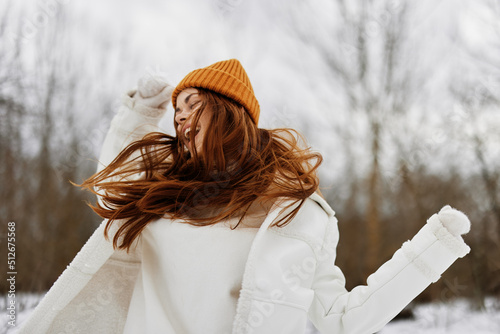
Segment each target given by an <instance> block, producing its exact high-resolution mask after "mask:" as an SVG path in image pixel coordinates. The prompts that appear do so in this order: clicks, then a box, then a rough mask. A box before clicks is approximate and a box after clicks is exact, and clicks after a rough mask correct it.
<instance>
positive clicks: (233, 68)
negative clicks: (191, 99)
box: [172, 59, 260, 124]
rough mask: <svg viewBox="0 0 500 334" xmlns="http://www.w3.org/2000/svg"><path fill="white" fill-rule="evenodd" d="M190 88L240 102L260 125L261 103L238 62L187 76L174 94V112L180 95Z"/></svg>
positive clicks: (222, 63) (208, 68)
mask: <svg viewBox="0 0 500 334" xmlns="http://www.w3.org/2000/svg"><path fill="white" fill-rule="evenodd" d="M190 87H193V88H205V89H208V90H211V91H214V92H217V93H219V94H222V95H224V96H226V97H228V98H230V99H232V100H234V101H236V102H238V103H239V104H241V105H242V106H243V107H244V108H245V110H246V111H247V112H248V114H249V115H250V117H251V118H252V120H253V121H254V123H255V124H258V123H259V115H260V107H259V102H258V101H257V99H256V98H255V95H254V93H253V89H252V85H251V84H250V79H249V78H248V75H247V73H246V72H245V69H244V68H243V66H241V64H240V62H239V61H238V60H236V59H229V60H224V61H220V62H217V63H215V64H213V65H210V66H208V67H204V68H200V69H197V70H194V71H192V72H190V73H189V74H188V75H186V77H184V79H182V81H181V82H180V83H179V84H178V85H177V87H175V89H174V91H173V93H172V104H173V105H174V110H175V108H176V103H177V96H178V95H179V93H180V92H181V91H182V90H184V89H186V88H190Z"/></svg>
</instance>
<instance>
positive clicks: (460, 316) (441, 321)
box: [379, 299, 500, 334]
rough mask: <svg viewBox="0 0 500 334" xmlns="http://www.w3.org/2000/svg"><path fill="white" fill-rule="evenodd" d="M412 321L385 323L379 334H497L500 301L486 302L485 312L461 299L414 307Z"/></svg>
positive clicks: (499, 326)
mask: <svg viewBox="0 0 500 334" xmlns="http://www.w3.org/2000/svg"><path fill="white" fill-rule="evenodd" d="M414 314H415V319H413V320H400V321H393V322H391V323H389V324H388V325H387V326H386V327H385V328H384V329H383V330H382V331H380V332H379V334H424V333H425V334H499V333H500V300H495V299H487V300H486V303H485V310H482V311H479V310H473V309H472V308H471V306H470V304H469V303H468V302H467V301H465V300H459V301H454V302H450V303H436V304H425V305H419V306H416V307H415V309H414Z"/></svg>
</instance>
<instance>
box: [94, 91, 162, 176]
mask: <svg viewBox="0 0 500 334" xmlns="http://www.w3.org/2000/svg"><path fill="white" fill-rule="evenodd" d="M134 94H135V91H130V92H128V93H127V94H125V95H124V96H123V98H122V105H121V106H120V108H119V109H118V112H117V113H116V115H115V116H114V118H113V120H112V121H111V126H110V128H109V130H108V133H107V134H106V137H105V139H104V143H103V145H102V148H101V154H100V157H99V163H98V166H97V171H100V170H102V169H103V168H104V167H106V166H108V165H109V164H110V163H111V162H112V161H113V160H114V159H115V158H116V157H117V156H118V154H119V153H120V152H121V150H123V149H124V148H125V147H127V146H128V145H129V144H131V143H132V142H134V141H136V140H139V139H141V138H142V137H144V136H145V135H146V134H148V133H150V132H155V131H157V132H161V130H160V128H159V127H158V123H159V122H160V120H161V118H162V117H163V115H164V114H165V111H166V109H159V108H150V107H147V106H145V105H142V104H139V103H137V101H136V100H135V99H134V98H133V95H134Z"/></svg>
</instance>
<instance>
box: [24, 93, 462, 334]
mask: <svg viewBox="0 0 500 334" xmlns="http://www.w3.org/2000/svg"><path fill="white" fill-rule="evenodd" d="M162 115H163V113H162V112H161V111H160V110H157V109H151V108H147V107H144V106H142V105H136V104H135V101H134V99H132V98H130V97H129V96H126V97H125V98H124V105H123V106H122V107H121V108H120V109H119V111H118V113H117V115H116V116H115V118H114V119H113V121H112V124H111V128H110V130H109V132H108V134H107V137H106V139H105V143H104V146H103V150H102V153H101V159H100V162H101V163H102V164H103V165H107V164H108V163H109V162H110V161H111V160H112V159H113V158H114V157H115V156H116V154H117V153H118V152H119V151H120V150H121V149H122V148H123V147H124V145H126V144H127V143H129V142H131V141H132V140H135V139H137V138H140V137H142V136H143V135H144V134H145V133H147V132H150V131H158V129H157V128H156V125H157V124H158V121H159V120H160V118H161V117H162ZM279 211H280V210H279V209H278V208H273V209H271V212H270V214H269V215H268V217H267V218H266V220H265V221H264V223H263V224H262V226H261V227H260V228H259V230H258V232H257V234H256V236H255V239H254V241H253V243H252V246H251V248H250V253H249V256H248V259H247V261H246V266H245V271H244V275H243V281H242V289H241V291H240V297H239V300H238V304H237V310H236V316H235V318H234V322H233V331H232V333H234V334H243V333H259V334H260V333H262V334H276V333H287V334H294V333H297V334H299V333H300V334H303V333H304V330H305V327H306V322H307V319H308V318H309V319H310V320H311V321H312V322H313V323H314V324H315V326H316V327H317V328H318V330H320V331H321V332H322V333H332V334H358V333H359V334H368V333H374V332H376V331H378V330H380V329H381V328H382V327H383V326H384V325H385V324H387V323H388V322H389V321H390V320H391V319H392V318H393V317H394V316H396V315H397V314H398V313H399V312H400V311H401V310H402V309H403V308H404V307H405V306H406V305H407V304H408V303H409V302H410V301H411V300H413V299H414V298H415V297H416V296H417V295H418V294H420V293H421V292H422V291H423V290H424V289H425V288H426V287H427V286H428V285H429V284H430V283H432V282H435V281H437V280H438V279H439V277H440V275H441V273H442V272H444V271H445V270H446V269H447V268H448V267H449V266H450V265H451V264H452V263H453V262H454V261H455V260H456V259H457V258H458V257H463V256H465V255H466V254H467V253H468V252H469V251H470V249H469V247H468V246H467V245H466V244H465V243H464V241H463V240H462V239H461V238H460V237H456V236H453V235H452V234H450V233H449V232H448V230H447V229H446V228H445V227H444V226H443V225H442V224H441V222H440V221H439V218H438V216H437V215H434V216H432V217H431V218H430V219H429V220H428V222H427V224H425V226H424V227H423V228H422V229H421V230H420V231H419V232H418V233H417V235H415V237H414V238H413V239H412V240H411V241H407V242H405V243H404V244H403V246H402V247H401V248H400V249H399V250H398V251H397V252H396V253H395V254H394V256H393V257H392V258H391V259H390V260H389V261H387V262H386V263H385V264H384V265H382V266H381V267H380V268H379V269H378V270H377V271H376V272H375V273H374V274H372V275H371V276H370V277H369V278H368V280H367V285H366V286H358V287H356V288H354V289H353V290H352V291H350V292H348V291H347V290H346V288H345V278H344V275H343V274H342V271H341V270H340V269H339V268H338V267H337V266H335V263H334V262H335V257H336V246H337V242H338V239H339V233H338V228H337V220H336V218H335V216H334V212H333V211H332V209H331V208H330V206H329V205H328V204H327V203H326V202H325V201H324V200H323V199H322V198H321V197H320V196H318V195H316V194H314V195H313V196H311V197H310V199H308V200H307V201H306V203H305V204H304V206H303V207H302V208H301V209H300V211H299V213H298V214H297V216H296V217H295V218H294V219H293V221H291V222H290V223H289V224H288V225H287V226H285V227H282V228H278V227H269V226H270V224H271V223H272V222H273V220H274V219H275V218H276V217H277V215H278V213H279ZM105 224H106V221H103V222H102V223H101V225H100V226H99V228H97V230H96V231H95V232H94V234H93V235H92V236H91V237H90V239H89V240H88V241H87V243H86V244H85V245H84V246H83V248H82V249H81V251H80V252H79V253H78V254H77V255H76V257H75V258H74V260H73V261H72V262H71V263H70V265H69V266H68V267H67V269H66V270H65V271H64V272H63V273H62V275H61V276H60V277H59V278H58V280H57V281H56V282H55V283H54V285H53V286H52V288H51V289H50V290H49V292H48V293H47V294H46V296H45V297H44V298H43V299H42V301H41V302H40V304H39V305H38V306H37V308H36V309H35V310H34V312H33V313H32V315H31V316H30V317H29V318H28V319H27V320H26V321H25V322H24V323H23V324H21V329H20V330H19V332H18V333H19V334H37V333H57V334H59V333H68V334H69V333H70V334H77V333H121V331H122V329H123V326H124V323H125V320H126V316H127V312H128V305H129V302H130V298H131V295H132V290H133V287H134V282H135V278H136V275H137V273H138V270H139V268H140V256H141V251H140V247H135V248H134V249H133V251H131V252H130V253H129V254H127V253H126V252H124V251H121V250H114V249H113V247H112V244H111V242H109V241H107V240H106V239H105V238H104V236H103V231H104V226H105ZM115 230H116V229H115ZM112 235H113V232H111V236H110V240H112ZM137 245H140V243H138V244H137ZM186 265H189V264H186ZM214 302H216V301H214ZM208 311H209V310H208ZM214 320H215V319H214Z"/></svg>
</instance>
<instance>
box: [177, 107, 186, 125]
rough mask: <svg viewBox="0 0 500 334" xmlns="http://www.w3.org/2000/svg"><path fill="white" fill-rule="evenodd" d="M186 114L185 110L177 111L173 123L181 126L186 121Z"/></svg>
mask: <svg viewBox="0 0 500 334" xmlns="http://www.w3.org/2000/svg"><path fill="white" fill-rule="evenodd" d="M187 116H188V115H187V113H186V111H185V110H179V111H178V112H177V113H176V114H175V121H176V122H177V123H178V124H182V123H184V122H185V121H186V119H187Z"/></svg>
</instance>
